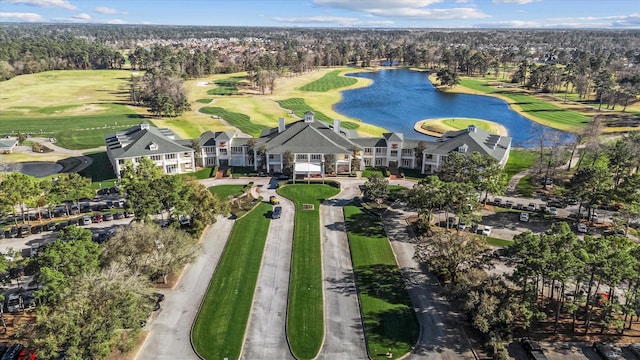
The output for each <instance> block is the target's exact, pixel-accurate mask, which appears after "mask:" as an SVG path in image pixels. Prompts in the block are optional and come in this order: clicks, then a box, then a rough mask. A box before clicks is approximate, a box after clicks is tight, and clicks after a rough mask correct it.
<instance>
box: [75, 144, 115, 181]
mask: <svg viewBox="0 0 640 360" xmlns="http://www.w3.org/2000/svg"><path fill="white" fill-rule="evenodd" d="M84 155H85V156H88V157H90V158H91V159H92V160H93V162H92V163H91V165H89V167H87V168H86V169H84V170H83V171H81V172H80V175H82V176H84V177H88V178H91V181H92V182H93V183H98V184H99V183H102V187H106V186H107V185H105V184H107V183H109V184H111V183H114V182H115V180H116V174H115V173H114V172H113V168H112V167H111V162H109V158H108V157H107V152H106V151H101V152H88V153H85V154H84ZM109 186H113V185H109ZM98 188H100V185H98Z"/></svg>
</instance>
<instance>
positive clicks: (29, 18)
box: [0, 12, 44, 22]
mask: <svg viewBox="0 0 640 360" xmlns="http://www.w3.org/2000/svg"><path fill="white" fill-rule="evenodd" d="M0 19H12V20H18V21H26V22H40V21H44V18H43V17H42V16H41V15H40V14H36V13H19V12H0Z"/></svg>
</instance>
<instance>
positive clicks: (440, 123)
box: [414, 118, 509, 137]
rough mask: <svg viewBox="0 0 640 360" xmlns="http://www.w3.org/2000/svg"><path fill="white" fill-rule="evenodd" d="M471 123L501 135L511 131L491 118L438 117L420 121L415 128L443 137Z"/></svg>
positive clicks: (418, 130)
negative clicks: (448, 132) (490, 119)
mask: <svg viewBox="0 0 640 360" xmlns="http://www.w3.org/2000/svg"><path fill="white" fill-rule="evenodd" d="M469 125H475V126H477V127H478V128H480V129H483V130H486V131H489V132H491V133H494V134H498V135H500V136H508V135H509V132H508V131H507V128H505V127H504V126H502V125H500V124H498V123H496V122H493V121H489V120H484V119H475V118H436V119H425V120H420V121H418V122H417V123H416V124H415V126H414V130H415V131H417V132H419V133H421V134H425V135H429V136H433V137H442V135H444V133H446V132H447V131H457V130H462V129H466V128H468V127H469Z"/></svg>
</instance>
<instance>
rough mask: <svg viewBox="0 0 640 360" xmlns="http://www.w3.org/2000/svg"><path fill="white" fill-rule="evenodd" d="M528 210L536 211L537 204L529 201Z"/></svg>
mask: <svg viewBox="0 0 640 360" xmlns="http://www.w3.org/2000/svg"><path fill="white" fill-rule="evenodd" d="M527 210H528V211H536V204H535V203H529V205H528V206H527Z"/></svg>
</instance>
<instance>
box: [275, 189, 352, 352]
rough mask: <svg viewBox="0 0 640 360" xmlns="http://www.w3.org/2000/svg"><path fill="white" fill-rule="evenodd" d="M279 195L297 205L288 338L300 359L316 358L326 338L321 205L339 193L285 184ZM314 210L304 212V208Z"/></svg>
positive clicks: (331, 190) (288, 313) (337, 191)
mask: <svg viewBox="0 0 640 360" xmlns="http://www.w3.org/2000/svg"><path fill="white" fill-rule="evenodd" d="M278 193H279V194H280V195H282V196H284V197H286V198H288V199H290V200H292V201H293V202H295V204H296V219H295V231H294V235H293V255H292V259H291V275H290V285H289V308H288V312H287V337H288V339H289V345H290V347H291V351H292V352H293V354H294V356H295V357H296V358H297V359H313V358H315V357H316V355H318V352H319V351H320V347H321V346H322V341H323V338H324V311H323V309H324V301H323V291H322V251H321V244H320V202H321V201H322V200H323V199H328V198H330V197H333V196H335V195H337V194H338V193H339V190H338V189H336V188H334V187H331V186H329V185H321V184H310V185H308V184H298V185H286V186H284V187H282V188H280V189H279V190H278ZM305 204H309V205H313V210H303V205H305Z"/></svg>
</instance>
